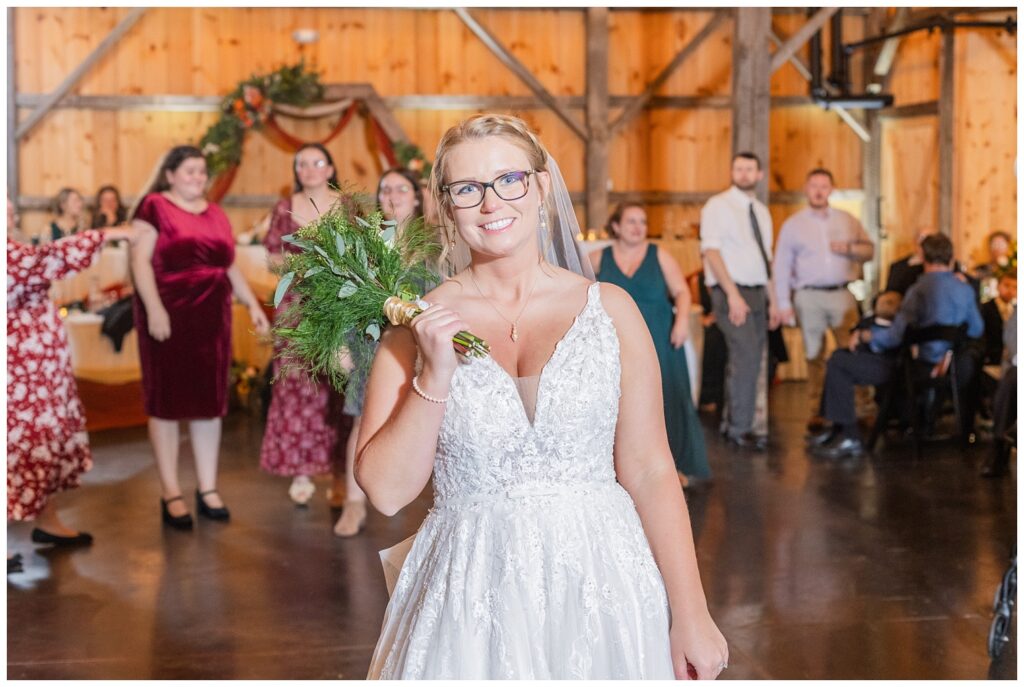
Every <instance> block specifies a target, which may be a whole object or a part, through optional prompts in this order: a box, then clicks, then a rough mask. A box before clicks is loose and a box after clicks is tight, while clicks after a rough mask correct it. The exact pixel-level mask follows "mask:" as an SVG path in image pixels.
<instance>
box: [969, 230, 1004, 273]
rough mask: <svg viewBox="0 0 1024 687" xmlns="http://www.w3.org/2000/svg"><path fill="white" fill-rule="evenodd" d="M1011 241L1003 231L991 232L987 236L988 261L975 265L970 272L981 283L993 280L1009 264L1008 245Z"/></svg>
mask: <svg viewBox="0 0 1024 687" xmlns="http://www.w3.org/2000/svg"><path fill="white" fill-rule="evenodd" d="M1012 241H1013V239H1011V238H1010V235H1009V234H1007V233H1006V232H1005V231H993V232H992V233H991V234H989V235H988V261H987V262H983V263H981V264H980V265H975V266H974V269H973V270H971V272H972V273H973V274H974V276H975V277H976V278H978V279H980V280H982V281H984V280H986V279H995V278H996V277H997V276H998V275H999V273H1000V272H1002V271H1003V270H1005V269H1006V265H1007V264H1009V262H1010V244H1011V242H1012Z"/></svg>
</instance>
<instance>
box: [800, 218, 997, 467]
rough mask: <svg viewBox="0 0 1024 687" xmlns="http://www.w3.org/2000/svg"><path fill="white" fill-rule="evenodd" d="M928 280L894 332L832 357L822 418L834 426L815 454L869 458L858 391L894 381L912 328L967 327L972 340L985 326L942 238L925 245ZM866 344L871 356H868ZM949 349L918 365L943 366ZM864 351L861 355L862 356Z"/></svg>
mask: <svg viewBox="0 0 1024 687" xmlns="http://www.w3.org/2000/svg"><path fill="white" fill-rule="evenodd" d="M921 247H922V249H923V252H924V274H923V275H921V277H920V278H919V279H918V280H917V282H916V283H915V284H914V285H913V286H912V287H910V289H909V290H908V291H907V295H906V297H905V298H904V299H903V303H902V305H901V306H900V309H899V312H898V313H897V314H896V318H895V319H894V320H893V322H892V324H891V326H884V325H883V324H875V325H873V326H872V327H871V328H870V329H867V330H860V331H858V332H856V333H855V335H854V336H852V337H851V340H850V347H849V350H838V351H836V352H835V353H833V354H832V357H831V358H830V359H829V361H828V367H827V369H826V372H825V390H824V392H823V393H822V397H821V416H822V417H824V418H825V419H826V420H828V421H829V422H830V423H831V426H830V427H829V429H828V430H826V431H825V432H823V433H822V434H819V435H817V436H815V437H813V438H812V439H811V444H812V446H813V448H812V451H813V453H815V455H819V456H822V457H825V458H842V457H846V456H851V457H852V456H859V455H861V454H862V453H863V452H864V445H863V443H862V442H861V438H860V432H859V431H858V429H857V415H856V411H855V408H854V387H855V386H856V385H858V384H870V385H875V386H877V385H879V384H884V383H886V382H887V381H889V378H890V377H891V376H892V373H893V370H894V369H895V368H896V363H897V356H896V353H897V351H898V350H899V347H900V344H901V343H902V342H903V336H904V334H905V333H906V331H907V328H908V327H915V328H923V327H930V326H933V325H946V326H953V327H956V326H961V325H966V327H967V336H968V337H970V338H977V337H979V336H981V335H982V333H983V332H984V329H985V326H984V324H983V322H982V319H981V313H980V312H979V311H978V304H977V301H976V299H975V295H974V289H972V288H971V287H970V286H968V285H967V284H966V283H964V282H963V281H962V280H961V279H960V278H959V277H958V276H957V275H955V274H954V273H953V272H952V264H953V244H952V242H951V241H950V240H949V238H948V237H946V236H943V235H941V234H937V235H933V236H928V237H927V238H925V239H924V241H922V243H921ZM859 344H867V346H866V348H867V349H868V350H863V349H864V348H865V347H864V346H859ZM949 348H950V344H949V343H948V342H945V341H930V342H925V343H923V344H921V345H920V348H919V350H918V355H917V359H918V360H919V361H921V362H923V363H928V364H937V363H939V362H941V361H942V359H943V358H944V357H945V355H946V351H948V350H949ZM858 349H860V350H858Z"/></svg>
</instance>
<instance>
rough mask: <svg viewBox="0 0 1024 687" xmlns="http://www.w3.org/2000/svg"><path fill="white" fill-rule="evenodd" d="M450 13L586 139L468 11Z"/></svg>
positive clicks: (531, 77) (574, 131)
mask: <svg viewBox="0 0 1024 687" xmlns="http://www.w3.org/2000/svg"><path fill="white" fill-rule="evenodd" d="M452 11H453V12H455V14H456V15H457V16H458V17H459V19H461V20H462V23H464V24H465V25H466V26H467V27H468V28H469V30H470V31H472V32H473V34H474V35H475V36H476V37H477V38H479V39H480V41H481V42H483V44H484V45H486V46H487V48H488V49H489V50H490V51H491V52H492V53H494V55H495V56H496V57H497V58H498V59H499V60H500V61H501V62H502V64H504V65H505V66H506V67H508V68H509V70H511V71H512V73H513V74H515V75H516V76H518V77H519V79H520V81H522V82H523V83H524V84H526V87H527V88H529V89H530V90H531V91H533V94H534V95H536V96H537V97H538V98H539V99H540V100H541V101H542V102H543V103H544V104H545V105H547V106H548V107H549V108H551V110H552V111H553V112H554V113H555V114H556V115H558V118H559V119H561V120H562V121H563V122H565V124H566V126H568V127H569V129H570V130H572V132H573V133H575V134H576V135H577V136H579V137H580V138H581V139H583V140H584V141H585V140H586V139H587V132H586V131H585V130H584V128H583V127H582V126H580V124H579V122H577V121H576V119H575V117H573V115H572V113H571V112H569V110H567V109H566V108H564V107H562V106H561V105H560V104H559V103H558V101H557V100H555V98H554V96H552V95H551V94H550V93H549V92H548V90H547V89H546V88H544V84H542V83H541V82H540V81H538V80H537V77H535V76H534V75H533V74H532V73H530V70H529V69H527V68H526V65H524V64H523V63H522V62H520V61H519V60H518V59H517V58H516V56H515V55H513V54H512V53H511V52H509V50H508V48H506V47H505V46H504V45H503V44H502V43H501V41H499V40H498V38H497V37H496V36H495V35H494V34H492V33H491V32H490V31H488V30H487V29H486V28H485V27H484V25H483V24H481V23H480V22H478V21H477V20H476V18H475V17H473V15H472V14H470V12H469V11H468V10H466V9H463V8H461V7H456V8H454V9H453V10H452Z"/></svg>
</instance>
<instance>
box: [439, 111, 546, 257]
mask: <svg viewBox="0 0 1024 687" xmlns="http://www.w3.org/2000/svg"><path fill="white" fill-rule="evenodd" d="M492 136H499V137H501V138H504V139H505V140H506V141H508V142H509V143H511V144H513V145H514V146H516V147H517V148H519V149H520V150H522V151H523V152H524V153H526V158H527V160H528V161H529V164H530V169H533V170H536V171H538V172H546V171H548V162H547V161H548V151H547V149H545V148H544V145H543V144H542V143H541V142H540V140H538V139H537V136H536V135H535V134H534V133H533V132H532V131H530V127H528V126H527V125H526V122H524V121H523V120H521V119H519V118H518V117H513V116H511V115H500V114H479V115H474V116H472V117H470V118H468V119H464V120H463V121H461V122H459V123H458V124H456V125H455V126H453V127H452V128H450V129H448V131H446V132H445V134H444V136H442V137H441V140H440V142H438V144H437V152H436V153H435V154H434V167H433V169H432V170H431V174H430V195H431V197H432V198H433V200H434V207H436V208H437V215H438V222H439V224H440V227H439V228H440V230H441V232H442V236H441V238H442V243H443V245H444V248H443V249H442V251H441V256H440V258H439V261H440V262H441V264H444V261H445V259H446V258H447V256H448V253H449V252H450V251H451V247H452V244H453V243H454V241H455V232H456V229H455V223H454V220H453V208H452V203H451V198H450V197H449V195H448V194H447V193H446V192H444V191H442V190H441V187H442V186H444V185H445V183H447V182H448V181H450V180H449V179H446V176H447V174H448V156H449V154H450V153H451V151H452V149H453V148H455V146H457V145H459V144H461V143H465V142H467V141H479V140H482V139H485V138H490V137H492ZM541 203H542V205H541V207H542V211H543V212H545V213H550V210H549V204H547V203H544V199H542V201H541ZM547 219H548V221H549V223H550V221H551V217H550V215H549V216H548V217H547Z"/></svg>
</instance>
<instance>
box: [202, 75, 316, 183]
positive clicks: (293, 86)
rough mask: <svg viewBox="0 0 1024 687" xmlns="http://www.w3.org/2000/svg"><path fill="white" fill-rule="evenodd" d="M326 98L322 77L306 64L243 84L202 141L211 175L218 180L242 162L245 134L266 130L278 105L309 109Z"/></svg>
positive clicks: (230, 96) (228, 101) (253, 76)
mask: <svg viewBox="0 0 1024 687" xmlns="http://www.w3.org/2000/svg"><path fill="white" fill-rule="evenodd" d="M323 96H324V87H323V84H322V83H321V82H320V75H319V74H318V73H317V72H315V71H311V70H309V69H307V68H306V64H305V62H303V61H300V62H299V63H298V64H295V65H291V66H283V67H281V68H280V69H278V70H277V71H273V72H270V73H269V74H262V75H261V74H253V75H252V76H250V77H249V78H248V79H246V80H245V81H242V82H241V83H239V84H238V86H237V87H235V89H234V90H233V91H231V92H230V93H229V94H228V95H227V96H226V97H225V98H224V100H223V102H222V103H221V112H220V119H218V120H217V122H216V123H215V124H214V125H213V126H211V127H210V128H209V129H207V131H206V133H205V134H204V135H203V137H202V138H201V139H200V140H199V149H200V150H201V151H202V153H203V156H204V157H205V158H206V168H207V171H208V173H209V175H210V176H211V177H215V176H217V175H218V174H220V173H221V172H223V171H225V170H227V169H229V168H231V167H234V166H235V165H237V164H239V162H241V160H242V141H243V139H244V138H245V133H246V132H247V131H249V130H250V129H253V130H259V129H260V128H262V126H263V124H264V123H265V122H266V120H267V118H268V117H269V116H270V114H271V112H272V109H273V105H274V103H281V104H285V105H294V106H296V107H306V106H309V105H312V104H314V103H318V102H321V101H323Z"/></svg>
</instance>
